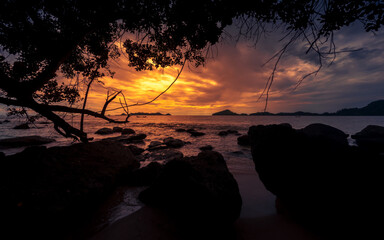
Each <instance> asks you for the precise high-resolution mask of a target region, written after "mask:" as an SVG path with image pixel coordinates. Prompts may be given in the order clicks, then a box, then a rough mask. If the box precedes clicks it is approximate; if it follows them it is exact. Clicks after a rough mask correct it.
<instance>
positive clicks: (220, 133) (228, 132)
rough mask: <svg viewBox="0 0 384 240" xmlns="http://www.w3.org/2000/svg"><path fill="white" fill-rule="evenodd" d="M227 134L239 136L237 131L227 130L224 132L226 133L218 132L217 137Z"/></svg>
mask: <svg viewBox="0 0 384 240" xmlns="http://www.w3.org/2000/svg"><path fill="white" fill-rule="evenodd" d="M228 134H235V135H237V134H239V132H238V131H237V130H233V129H229V130H226V131H220V132H219V133H218V134H217V135H219V136H227V135H228Z"/></svg>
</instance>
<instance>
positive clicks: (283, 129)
mask: <svg viewBox="0 0 384 240" xmlns="http://www.w3.org/2000/svg"><path fill="white" fill-rule="evenodd" d="M320 128H323V129H325V130H324V131H321V132H317V130H316V131H312V130H311V131H310V132H311V133H309V134H307V133H306V130H295V129H293V128H292V127H291V126H289V125H286V124H285V125H268V126H261V125H259V126H253V127H251V128H250V129H249V132H248V134H249V137H250V140H251V145H252V156H253V161H254V163H255V168H256V171H257V172H258V174H259V177H260V179H261V181H262V182H263V183H264V185H265V187H266V188H267V189H268V190H269V191H271V192H272V193H273V194H275V195H276V197H277V201H276V206H277V210H278V212H280V213H285V214H287V215H289V216H291V217H293V218H294V219H296V220H298V221H299V222H301V223H303V224H305V225H307V226H309V227H310V228H312V229H314V230H315V231H318V232H321V233H323V234H326V235H327V236H329V234H330V233H331V235H332V236H334V237H335V239H337V237H340V235H343V234H351V235H354V234H370V233H372V232H374V231H375V228H376V227H377V226H379V225H380V224H381V223H380V222H381V221H377V219H376V218H375V216H376V215H377V216H383V214H384V212H383V207H382V201H383V197H382V193H383V188H382V183H383V182H384V177H383V176H384V175H383V174H382V171H383V167H382V166H383V165H382V164H383V158H382V157H380V156H379V155H378V154H374V153H372V152H367V151H364V150H362V149H360V148H356V147H351V146H348V145H347V144H345V142H344V140H342V139H343V138H344V137H343V135H344V136H345V134H340V132H338V131H334V129H332V128H331V127H330V128H328V127H325V126H320ZM320 128H318V129H320ZM307 130H308V128H307ZM329 130H330V132H331V134H330V136H328V137H326V136H325V135H326V134H325V133H327V132H328V131H329ZM333 133H336V135H337V136H339V137H340V138H339V137H336V138H335V137H334V134H333ZM340 140H342V141H340ZM351 229H353V231H351ZM344 237H345V236H344Z"/></svg>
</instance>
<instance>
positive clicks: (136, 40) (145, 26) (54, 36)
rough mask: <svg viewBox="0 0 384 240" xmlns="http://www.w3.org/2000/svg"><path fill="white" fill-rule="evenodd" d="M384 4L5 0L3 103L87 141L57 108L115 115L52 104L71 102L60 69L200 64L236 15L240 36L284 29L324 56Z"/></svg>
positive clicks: (67, 72)
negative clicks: (336, 36) (339, 34)
mask: <svg viewBox="0 0 384 240" xmlns="http://www.w3.org/2000/svg"><path fill="white" fill-rule="evenodd" d="M383 9H384V8H383V3H382V1H364V0H357V1H347V0H338V1H331V0H270V1H264V0H254V1H232V0H195V1H185V0H161V1H149V0H108V1H97V2H94V1H85V0H84V1H78V0H55V1H51V0H31V1H22V0H2V1H1V8H0V16H1V17H0V90H1V91H0V103H3V104H6V105H15V106H22V107H26V108H30V109H32V110H34V111H36V112H37V113H39V114H41V115H43V116H45V117H46V118H48V119H50V120H52V121H53V122H54V123H55V128H56V129H58V128H61V129H62V130H64V132H65V135H66V136H72V137H75V136H78V137H80V138H81V139H82V141H86V134H85V133H83V132H82V131H78V130H77V129H75V128H73V127H72V126H70V125H69V124H68V123H66V122H65V121H64V120H63V119H61V118H59V117H58V116H57V115H56V114H55V113H54V112H55V111H67V112H75V113H84V112H87V114H92V115H93V116H98V117H103V118H105V119H107V120H108V121H112V120H111V119H108V118H106V117H105V116H104V115H100V114H97V113H96V112H92V111H89V110H86V109H83V110H81V109H80V110H79V109H73V108H67V107H60V106H54V105H52V103H57V102H64V101H66V102H68V103H69V104H71V103H73V102H75V101H76V100H77V99H78V93H76V90H75V89H74V88H72V87H70V86H65V85H63V84H58V83H57V82H56V79H57V76H58V74H59V73H60V74H61V75H62V76H64V77H66V78H74V77H80V78H81V79H84V80H85V81H84V82H92V81H93V80H94V79H96V80H97V79H100V78H103V77H104V76H111V77H113V72H112V71H111V70H110V66H109V61H110V60H111V59H117V58H119V57H120V56H121V54H124V55H126V56H127V58H128V60H129V63H128V65H129V66H130V67H133V68H135V69H136V70H138V71H144V70H152V69H154V68H159V67H166V66H172V65H178V64H182V63H185V61H189V62H191V63H193V64H195V65H196V66H200V65H203V64H204V62H205V59H206V49H207V48H209V47H210V46H212V45H213V44H215V43H217V42H219V41H220V38H221V37H222V35H223V31H224V29H225V27H226V26H228V25H231V24H232V21H233V20H234V19H235V21H237V22H239V23H240V30H239V34H240V35H242V36H245V37H254V36H258V35H259V34H261V33H262V32H263V31H265V26H266V24H269V25H272V26H282V27H283V28H284V29H286V30H287V31H288V32H289V33H293V34H294V35H293V36H294V37H292V39H291V41H293V40H297V39H298V38H299V37H303V38H304V39H305V40H306V41H308V45H309V50H314V51H316V52H318V53H319V54H320V55H321V51H320V50H321V47H320V46H319V45H321V44H323V43H325V42H327V41H328V40H329V42H330V47H329V51H331V50H332V49H334V46H333V45H332V43H333V41H332V37H333V31H336V30H339V29H340V28H341V27H343V26H348V25H349V24H351V23H352V22H354V21H360V22H362V23H363V25H364V28H365V30H366V31H375V30H378V29H379V28H380V27H381V26H382V25H383V21H384V20H383V14H384V10H383ZM289 43H290V42H289ZM120 44H122V45H120ZM120 46H122V47H120ZM283 52H284V51H283ZM283 52H282V53H283ZM282 53H281V54H282ZM277 56H278V57H279V58H280V57H281V55H277ZM279 58H278V59H279ZM272 80H273V78H272ZM272 80H271V83H272ZM268 86H269V87H270V84H269V85H268ZM61 132H62V131H61Z"/></svg>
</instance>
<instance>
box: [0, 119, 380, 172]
mask: <svg viewBox="0 0 384 240" xmlns="http://www.w3.org/2000/svg"><path fill="white" fill-rule="evenodd" d="M115 118H121V119H123V118H124V116H116V117H115ZM66 119H67V121H68V122H70V123H72V124H73V125H74V126H77V127H78V123H79V119H78V118H77V117H72V116H70V115H68V116H66ZM1 120H4V119H1ZM20 123H21V120H18V119H11V121H10V122H8V123H3V124H0V139H2V138H9V137H16V136H27V135H40V136H43V137H50V138H54V139H56V142H54V143H51V144H49V145H47V146H48V147H49V146H57V145H68V144H71V143H72V140H71V139H65V138H63V137H62V136H60V135H59V134H58V133H56V131H55V130H54V129H53V127H52V124H51V123H49V122H45V121H42V120H40V121H36V123H35V124H33V125H31V128H30V129H27V130H15V129H13V127H14V126H15V125H17V124H20ZM278 123H290V124H291V125H292V126H293V127H294V128H297V129H298V128H303V127H305V126H307V125H309V124H311V123H324V124H328V125H330V126H333V127H336V128H338V129H340V130H342V131H344V132H345V133H347V134H355V133H357V132H359V131H360V130H362V129H363V128H365V127H366V126H367V125H380V126H384V117H377V116H370V117H362V116H358V117H339V116H302V117H294V116H146V117H143V116H132V117H131V118H130V122H129V123H127V124H110V123H107V122H106V121H104V120H100V119H97V118H93V117H88V118H86V121H85V131H86V132H87V133H88V134H89V137H94V138H95V140H96V139H101V138H105V137H113V136H118V135H120V134H119V133H116V134H113V135H108V136H100V135H97V134H94V133H95V131H97V130H98V129H100V128H102V127H114V126H120V127H128V128H133V129H134V130H135V131H136V132H137V133H145V134H147V135H148V137H147V139H146V140H145V145H143V144H142V145H140V146H139V147H142V148H145V147H146V146H147V145H148V144H149V143H150V142H151V141H162V140H163V139H164V138H166V137H174V138H178V139H181V140H184V141H188V142H191V144H188V145H185V146H184V147H183V148H181V149H179V150H180V151H181V152H183V154H184V155H185V156H192V155H196V154H198V153H199V151H200V150H199V147H202V146H205V145H211V146H213V147H214V150H216V151H218V152H220V153H222V154H223V155H224V157H225V159H226V161H227V163H228V167H229V168H230V169H231V171H232V172H237V171H240V172H243V171H254V170H253V165H252V160H251V154H250V149H249V148H247V147H242V146H239V145H237V137H238V136H236V135H228V136H225V137H221V136H218V133H219V132H220V131H222V130H228V129H233V130H237V131H238V132H239V133H240V134H246V133H247V131H248V128H249V127H250V126H252V125H258V124H278ZM177 128H184V129H190V128H194V129H196V130H198V131H201V132H204V133H206V135H204V136H201V137H191V136H190V135H189V134H188V133H185V132H176V131H175V129H177ZM350 142H351V144H353V141H352V139H350ZM21 150H23V148H12V149H2V150H0V151H3V152H4V153H5V154H13V153H16V152H19V151H21Z"/></svg>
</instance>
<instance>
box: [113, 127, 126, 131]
mask: <svg viewBox="0 0 384 240" xmlns="http://www.w3.org/2000/svg"><path fill="white" fill-rule="evenodd" d="M112 130H113V132H122V131H123V128H122V127H113V129H112Z"/></svg>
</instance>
